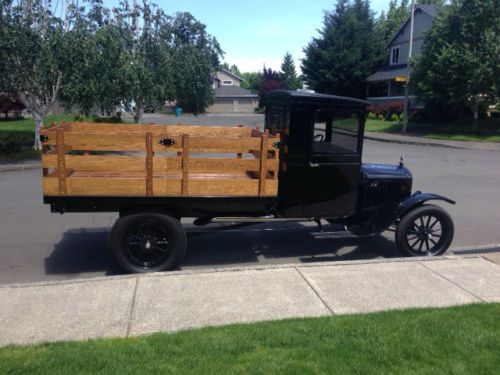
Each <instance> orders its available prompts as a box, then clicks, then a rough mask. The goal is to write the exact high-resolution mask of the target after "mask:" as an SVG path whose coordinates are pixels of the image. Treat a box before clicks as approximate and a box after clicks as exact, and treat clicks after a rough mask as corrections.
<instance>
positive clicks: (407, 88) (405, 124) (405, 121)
mask: <svg viewBox="0 0 500 375" xmlns="http://www.w3.org/2000/svg"><path fill="white" fill-rule="evenodd" d="M414 21H415V0H412V2H411V17H410V40H409V45H408V63H407V69H406V86H405V105H404V117H403V133H406V131H407V130H408V109H409V106H410V103H409V101H410V98H409V96H410V63H411V56H412V53H413V25H414Z"/></svg>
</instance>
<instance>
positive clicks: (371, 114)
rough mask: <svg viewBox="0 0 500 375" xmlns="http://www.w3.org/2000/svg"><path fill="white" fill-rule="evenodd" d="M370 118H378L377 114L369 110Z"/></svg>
mask: <svg viewBox="0 0 500 375" xmlns="http://www.w3.org/2000/svg"><path fill="white" fill-rule="evenodd" d="M368 118H369V119H370V120H376V119H377V115H376V114H375V113H373V112H368Z"/></svg>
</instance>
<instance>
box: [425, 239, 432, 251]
mask: <svg viewBox="0 0 500 375" xmlns="http://www.w3.org/2000/svg"><path fill="white" fill-rule="evenodd" d="M425 248H426V250H427V251H429V250H430V249H431V247H430V245H429V240H428V239H427V238H426V239H425Z"/></svg>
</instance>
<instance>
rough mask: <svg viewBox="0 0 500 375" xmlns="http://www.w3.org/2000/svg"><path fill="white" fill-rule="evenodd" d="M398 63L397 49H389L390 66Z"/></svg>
mask: <svg viewBox="0 0 500 375" xmlns="http://www.w3.org/2000/svg"><path fill="white" fill-rule="evenodd" d="M397 63H399V47H394V48H392V49H391V64H392V65H394V64H397Z"/></svg>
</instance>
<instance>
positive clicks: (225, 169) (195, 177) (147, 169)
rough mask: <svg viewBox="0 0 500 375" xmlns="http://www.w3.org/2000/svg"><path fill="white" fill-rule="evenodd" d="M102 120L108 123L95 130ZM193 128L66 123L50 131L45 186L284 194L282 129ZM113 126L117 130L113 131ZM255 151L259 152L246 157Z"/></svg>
mask: <svg viewBox="0 0 500 375" xmlns="http://www.w3.org/2000/svg"><path fill="white" fill-rule="evenodd" d="M103 126H104V127H103ZM100 127H103V128H102V130H104V131H97V130H96V129H99V128H100ZM138 128H140V129H141V130H140V131H139V130H138ZM193 128H194V127H186V126H176V127H175V130H176V131H175V132H174V131H173V130H172V131H170V129H171V126H170V125H167V126H165V125H137V126H134V125H115V124H106V125H103V124H85V123H83V124H81V123H78V124H71V123H66V124H62V125H60V126H57V127H53V128H50V129H45V130H44V133H43V134H44V135H45V136H46V138H45V139H44V140H43V142H42V143H43V154H42V167H43V168H44V180H43V186H44V194H45V195H51V196H54V195H56V196H64V195H67V196H275V195H276V194H277V189H278V177H277V176H278V172H279V150H278V149H277V148H276V142H279V136H272V135H269V133H268V132H267V131H266V132H260V131H259V135H258V136H257V133H255V130H253V129H249V128H242V127H236V128H224V127H203V132H201V131H195V130H196V129H193ZM197 128H201V127H197ZM111 129H114V130H116V131H115V132H111ZM131 129H133V130H132V131H131ZM83 130H87V131H91V132H84V131H83ZM120 130H123V131H125V130H126V131H127V132H126V133H124V132H121V131H120ZM165 130H168V132H165ZM188 130H189V131H188ZM198 130H199V129H198ZM234 130H237V132H233V131H234ZM200 133H203V134H200ZM205 134H206V135H205ZM214 134H217V135H214ZM229 134H230V135H229ZM237 134H238V136H236V135H237ZM252 135H253V136H252ZM249 153H251V154H253V155H254V157H255V158H254V159H248V158H246V157H243V155H244V154H249ZM204 154H206V156H207V157H205V155H204ZM210 154H224V155H227V156H230V157H229V158H228V157H224V158H223V157H214V156H209V155H210Z"/></svg>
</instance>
